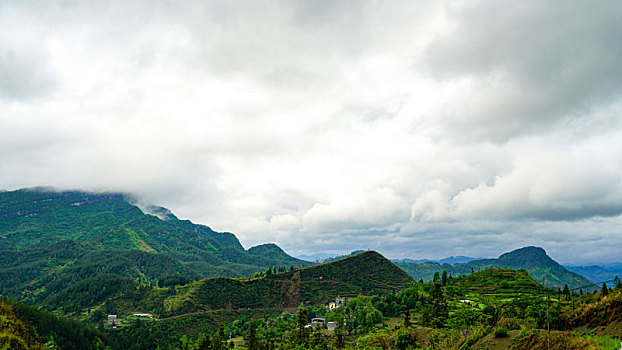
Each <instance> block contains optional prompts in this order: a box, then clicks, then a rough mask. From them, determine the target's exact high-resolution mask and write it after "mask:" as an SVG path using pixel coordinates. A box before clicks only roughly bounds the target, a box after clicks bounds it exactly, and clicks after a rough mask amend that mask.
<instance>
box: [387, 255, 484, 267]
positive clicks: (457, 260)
mask: <svg viewBox="0 0 622 350" xmlns="http://www.w3.org/2000/svg"><path fill="white" fill-rule="evenodd" d="M481 259H483V258H473V257H470V256H462V255H459V256H450V257H449V258H444V259H440V260H431V259H419V260H415V259H408V258H406V259H393V260H392V261H395V262H407V263H428V262H434V263H439V264H441V265H442V264H452V265H453V264H464V263H468V262H469V261H473V260H481Z"/></svg>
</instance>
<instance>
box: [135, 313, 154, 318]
mask: <svg viewBox="0 0 622 350" xmlns="http://www.w3.org/2000/svg"><path fill="white" fill-rule="evenodd" d="M134 317H138V318H152V317H153V316H151V315H149V314H134Z"/></svg>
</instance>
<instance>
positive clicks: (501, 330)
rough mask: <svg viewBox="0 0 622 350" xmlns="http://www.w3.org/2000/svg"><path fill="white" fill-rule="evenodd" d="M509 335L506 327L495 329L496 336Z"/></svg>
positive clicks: (503, 336)
mask: <svg viewBox="0 0 622 350" xmlns="http://www.w3.org/2000/svg"><path fill="white" fill-rule="evenodd" d="M507 336H508V330H507V329H506V328H505V327H500V328H497V329H495V338H505V337H507Z"/></svg>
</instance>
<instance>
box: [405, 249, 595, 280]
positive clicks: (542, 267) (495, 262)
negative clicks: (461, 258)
mask: <svg viewBox="0 0 622 350" xmlns="http://www.w3.org/2000/svg"><path fill="white" fill-rule="evenodd" d="M396 264H397V265H398V266H399V267H401V268H402V269H404V270H405V271H406V272H408V274H409V275H411V276H412V277H413V278H414V279H423V280H424V281H429V280H431V279H432V278H433V276H434V274H435V273H437V272H438V273H441V272H442V271H447V272H448V273H450V274H453V275H465V274H469V273H471V272H473V271H479V270H481V269H486V268H506V269H515V270H518V269H524V270H526V271H527V272H528V273H529V275H530V276H531V277H533V278H534V279H535V280H536V281H539V282H540V283H542V281H543V280H544V285H545V286H547V287H551V288H564V286H565V285H568V287H569V288H570V289H577V290H578V289H583V290H584V291H586V290H592V289H595V288H596V286H594V285H593V284H592V283H591V282H590V281H589V280H588V279H586V278H585V277H583V276H581V275H579V274H577V273H575V272H571V271H568V270H567V269H566V268H564V267H563V266H562V265H560V264H559V263H557V262H556V261H555V260H553V259H551V257H549V256H548V255H547V254H546V252H545V251H544V249H542V248H539V247H524V248H520V249H516V250H514V251H511V252H509V253H505V254H502V255H501V256H500V257H499V258H497V259H478V260H470V261H468V262H466V263H457V264H449V263H443V264H440V263H437V262H423V263H413V262H404V261H401V262H396Z"/></svg>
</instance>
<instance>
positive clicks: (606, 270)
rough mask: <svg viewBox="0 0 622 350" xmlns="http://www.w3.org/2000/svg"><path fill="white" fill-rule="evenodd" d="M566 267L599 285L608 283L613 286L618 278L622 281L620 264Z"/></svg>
mask: <svg viewBox="0 0 622 350" xmlns="http://www.w3.org/2000/svg"><path fill="white" fill-rule="evenodd" d="M564 267H565V268H566V269H568V270H570V271H572V272H576V273H578V274H580V275H581V276H584V277H585V278H587V279H588V280H590V281H591V282H594V283H597V284H602V283H603V282H607V284H608V285H609V286H613V285H614V281H613V280H614V279H615V278H616V277H618V278H620V279H622V265H621V264H619V263H616V264H603V265H589V266H580V265H564Z"/></svg>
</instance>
